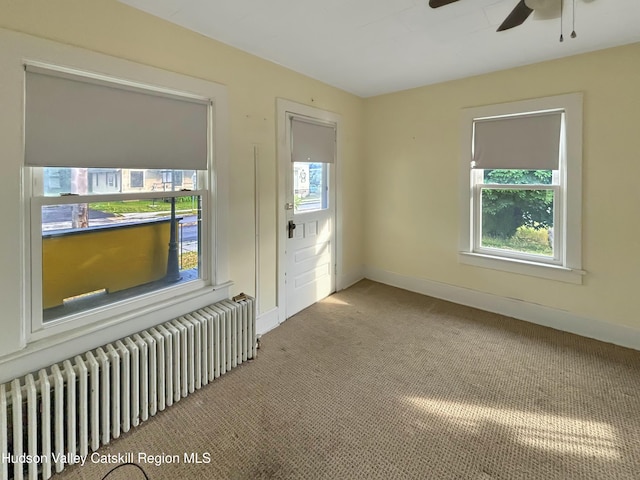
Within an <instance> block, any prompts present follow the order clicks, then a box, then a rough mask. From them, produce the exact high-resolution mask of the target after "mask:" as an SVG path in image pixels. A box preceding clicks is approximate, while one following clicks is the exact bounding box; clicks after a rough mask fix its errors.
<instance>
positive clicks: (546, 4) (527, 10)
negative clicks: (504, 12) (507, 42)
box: [429, 0, 562, 32]
mask: <svg viewBox="0 0 640 480" xmlns="http://www.w3.org/2000/svg"><path fill="white" fill-rule="evenodd" d="M457 1H458V0H429V6H430V7H431V8H439V7H444V6H445V5H449V4H450V3H454V2H457ZM561 6H562V0H520V1H519V2H518V4H517V5H516V6H515V8H514V9H513V10H511V13H510V14H509V15H508V16H507V18H505V20H504V21H503V22H502V23H501V24H500V26H499V27H498V30H497V31H498V32H502V31H503V30H509V29H510V28H513V27H517V26H518V25H522V24H523V23H524V21H525V20H526V19H527V18H529V15H531V13H532V12H533V11H534V10H536V11H537V12H541V13H543V14H544V16H545V17H546V18H552V17H553V16H557V15H555V12H556V11H557V12H559V11H560V10H559V9H560V7H561ZM550 13H551V15H550Z"/></svg>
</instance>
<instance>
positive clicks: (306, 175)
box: [293, 162, 329, 213]
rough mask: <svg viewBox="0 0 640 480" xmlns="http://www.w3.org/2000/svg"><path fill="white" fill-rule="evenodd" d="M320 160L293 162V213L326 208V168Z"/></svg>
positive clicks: (325, 164) (327, 166)
mask: <svg viewBox="0 0 640 480" xmlns="http://www.w3.org/2000/svg"><path fill="white" fill-rule="evenodd" d="M328 168H329V165H328V164H327V163H321V162H294V163H293V204H294V209H295V210H294V212H295V213H304V212H313V211H316V210H325V209H326V208H328V202H327V194H328V185H327V178H328V177H327V173H328V172H327V170H328Z"/></svg>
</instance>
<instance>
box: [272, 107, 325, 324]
mask: <svg viewBox="0 0 640 480" xmlns="http://www.w3.org/2000/svg"><path fill="white" fill-rule="evenodd" d="M285 121H286V127H285V128H286V136H287V138H286V147H285V149H287V150H288V151H287V152H286V153H287V154H286V155H284V157H285V158H284V161H285V162H286V164H285V165H284V167H283V170H284V171H285V172H286V175H285V189H286V190H285V205H284V206H283V207H284V211H285V222H286V225H285V231H284V232H281V238H282V237H284V243H285V258H286V260H285V272H284V273H285V290H286V298H285V305H286V308H285V310H286V318H289V317H291V316H292V315H295V314H296V313H298V312H299V311H300V310H303V309H304V308H306V307H308V306H310V305H313V304H314V303H316V302H317V301H318V300H321V299H323V298H325V297H326V296H328V295H330V294H331V293H333V292H334V291H335V287H336V285H335V263H336V262H335V210H336V205H335V203H336V202H335V198H336V195H335V157H336V155H335V152H336V125H335V124H334V123H331V122H326V121H322V120H320V119H317V118H309V117H306V116H300V115H296V114H294V113H292V112H286V120H285ZM300 160H304V161H300Z"/></svg>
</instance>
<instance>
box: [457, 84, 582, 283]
mask: <svg viewBox="0 0 640 480" xmlns="http://www.w3.org/2000/svg"><path fill="white" fill-rule="evenodd" d="M580 130H581V97H580V95H579V94H572V95H563V96H558V97H548V98H543V99H536V100H528V101H524V102H517V103H511V104H501V105H493V106H488V107H477V108H471V109H466V110H465V111H464V114H463V140H462V142H463V147H462V176H463V184H462V185H463V187H462V188H463V198H464V201H463V207H462V215H461V217H462V227H461V232H462V235H461V256H460V258H461V261H462V262H463V263H470V264H473V265H477V266H483V267H489V268H495V269H501V270H507V271H512V272H515V273H522V274H530V275H536V276H541V277H546V278H552V279H556V280H563V281H569V282H577V283H579V282H580V281H581V274H582V273H583V272H582V271H581V270H580V268H581V267H580V263H581V262H580V260H581V259H580V252H581V248H580V216H581V208H580V202H581V198H580V197H581V188H580V181H581V178H580V177H581V168H580V167H581V165H580V164H581V161H580V155H581V131H580Z"/></svg>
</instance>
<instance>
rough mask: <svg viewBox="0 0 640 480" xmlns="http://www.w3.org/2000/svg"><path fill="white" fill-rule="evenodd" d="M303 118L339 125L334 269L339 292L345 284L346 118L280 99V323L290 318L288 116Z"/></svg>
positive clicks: (289, 156) (278, 228)
mask: <svg viewBox="0 0 640 480" xmlns="http://www.w3.org/2000/svg"><path fill="white" fill-rule="evenodd" d="M288 114H293V115H300V116H304V117H310V118H313V119H317V120H319V121H321V122H329V123H334V124H335V126H336V158H335V163H334V164H333V168H334V169H335V183H336V185H335V198H333V199H332V200H333V201H334V202H335V211H334V215H335V216H334V221H335V224H334V228H333V237H334V239H335V244H334V245H335V257H334V258H335V265H334V268H333V272H332V274H333V276H334V285H335V289H336V291H337V290H340V289H341V285H340V282H339V279H340V277H341V272H342V271H343V268H342V263H343V260H342V198H343V197H342V167H341V165H342V161H341V160H342V158H341V152H342V117H341V116H340V115H339V114H337V113H334V112H329V111H327V110H322V109H320V108H316V107H312V106H309V105H304V104H302V103H297V102H293V101H291V100H286V99H284V98H277V99H276V115H277V117H276V138H277V142H276V160H277V174H278V175H277V178H278V192H277V199H276V212H277V214H276V222H277V227H276V228H277V230H276V231H277V235H276V240H277V251H278V253H277V255H278V260H277V277H278V288H277V307H278V323H282V322H284V321H285V320H286V319H287V318H286V316H287V308H286V306H287V305H286V301H287V298H286V284H285V272H286V253H285V247H286V240H287V222H286V212H285V209H284V204H285V201H286V185H285V175H286V174H287V170H286V168H290V165H291V146H290V145H288V144H287V135H286V131H287V128H286V122H287V115H288Z"/></svg>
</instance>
